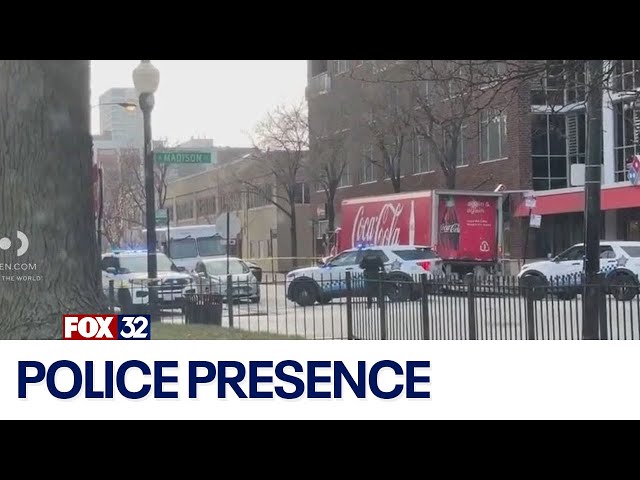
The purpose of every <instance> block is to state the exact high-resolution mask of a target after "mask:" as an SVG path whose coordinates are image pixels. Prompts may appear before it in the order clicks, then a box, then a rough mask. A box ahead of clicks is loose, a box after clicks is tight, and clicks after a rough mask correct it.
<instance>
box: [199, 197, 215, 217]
mask: <svg viewBox="0 0 640 480" xmlns="http://www.w3.org/2000/svg"><path fill="white" fill-rule="evenodd" d="M196 204H197V205H196V211H197V215H198V217H206V216H209V215H215V213H216V197H215V196H213V195H211V196H208V197H204V198H198V199H197V200H196Z"/></svg>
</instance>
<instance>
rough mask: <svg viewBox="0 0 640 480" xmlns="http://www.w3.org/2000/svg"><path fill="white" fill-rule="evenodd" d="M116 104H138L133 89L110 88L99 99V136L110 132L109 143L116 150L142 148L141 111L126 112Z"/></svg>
mask: <svg viewBox="0 0 640 480" xmlns="http://www.w3.org/2000/svg"><path fill="white" fill-rule="evenodd" d="M118 103H133V104H136V105H137V104H138V95H137V93H136V90H135V89H134V88H110V89H109V90H107V91H106V92H104V93H103V94H102V95H100V98H99V104H100V107H99V108H100V134H101V135H105V134H107V132H110V135H111V142H112V144H113V146H114V147H115V148H118V149H130V148H135V149H139V150H140V152H142V150H143V148H144V129H143V128H144V127H143V120H142V111H141V110H140V109H139V108H136V109H135V110H133V111H131V110H127V109H126V108H123V107H122V106H121V105H118Z"/></svg>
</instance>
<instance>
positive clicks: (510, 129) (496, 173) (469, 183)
mask: <svg viewBox="0 0 640 480" xmlns="http://www.w3.org/2000/svg"><path fill="white" fill-rule="evenodd" d="M341 84H344V81H343V82H342V83H341V82H340V81H334V82H332V91H331V92H329V93H328V94H325V95H321V96H318V97H316V98H310V99H309V117H310V118H309V121H310V124H311V125H312V128H313V125H318V124H319V123H322V121H323V120H325V121H326V119H327V117H326V116H325V115H326V112H327V110H328V109H329V110H330V109H331V108H339V106H338V103H339V101H344V98H345V94H344V91H340V90H339V89H340V88H342V87H341ZM339 99H340V100H339ZM497 101H502V102H504V101H506V100H505V99H498V100H497ZM529 101H530V100H529V94H528V89H526V88H521V89H520V90H519V91H518V92H517V94H515V95H513V96H512V97H510V98H509V100H508V104H507V106H506V113H507V154H508V158H506V159H503V160H498V161H490V162H484V163H483V162H480V151H479V150H480V148H479V146H480V140H479V137H478V134H477V129H478V128H479V127H478V124H477V122H474V123H473V124H471V125H469V127H468V128H473V129H474V132H473V133H472V135H470V137H471V138H469V139H467V140H466V142H465V149H464V150H465V153H464V156H465V160H466V163H467V164H468V165H466V166H463V167H459V168H458V169H457V176H456V188H457V189H462V190H494V189H495V187H496V186H497V185H498V184H504V185H505V186H506V188H507V189H508V190H521V189H529V188H530V187H531V129H530V113H529V112H530V104H529ZM360 148H361V146H360V145H358V142H357V139H355V144H354V145H352V146H351V156H350V168H351V177H352V181H353V183H354V184H355V185H353V186H352V187H346V188H341V189H339V190H338V193H337V196H336V201H335V204H336V214H337V220H338V222H337V224H338V225H339V219H340V202H341V200H342V199H343V198H353V197H359V196H370V195H381V194H388V193H392V192H393V187H392V185H391V182H390V181H389V180H380V181H377V182H375V183H369V184H364V185H361V184H359V182H360V178H359V177H360V175H359V172H360V170H361V169H362V158H361V156H359V155H358V151H359V149H360ZM311 150H312V152H313V145H311ZM312 155H313V153H312ZM445 187H446V182H445V177H444V175H443V174H442V172H441V171H440V170H439V169H437V170H436V171H435V172H431V173H424V174H418V175H406V176H405V177H403V178H402V191H416V190H426V189H433V188H445ZM311 201H312V203H314V204H322V203H324V202H326V198H325V195H324V193H322V192H314V193H312V198H311ZM509 227H510V231H509V233H508V235H507V236H508V237H509V244H510V252H509V253H510V254H511V256H512V257H515V258H519V257H521V256H522V247H523V244H524V231H525V230H524V225H523V224H522V222H521V221H519V220H512V221H511V222H510V225H509Z"/></svg>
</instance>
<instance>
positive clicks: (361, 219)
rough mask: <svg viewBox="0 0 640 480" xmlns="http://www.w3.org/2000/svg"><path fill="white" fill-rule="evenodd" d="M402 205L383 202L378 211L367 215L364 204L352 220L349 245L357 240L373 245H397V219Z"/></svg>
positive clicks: (398, 233)
mask: <svg viewBox="0 0 640 480" xmlns="http://www.w3.org/2000/svg"><path fill="white" fill-rule="evenodd" d="M402 210H403V206H402V204H400V203H398V204H396V205H394V204H391V203H385V204H384V206H383V207H382V208H381V209H380V211H379V212H377V213H375V214H374V215H370V216H367V215H366V214H365V209H364V205H363V206H361V207H360V208H359V209H358V213H356V218H355V219H354V221H353V225H354V228H353V231H352V233H351V245H352V246H355V245H356V244H357V243H358V242H366V243H373V244H375V245H397V244H398V243H399V240H400V227H399V226H398V220H399V218H400V215H401V214H402Z"/></svg>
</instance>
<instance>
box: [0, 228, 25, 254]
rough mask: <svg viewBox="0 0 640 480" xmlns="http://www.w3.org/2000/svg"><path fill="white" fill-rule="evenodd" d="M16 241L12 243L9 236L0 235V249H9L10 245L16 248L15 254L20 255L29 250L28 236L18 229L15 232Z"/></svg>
mask: <svg viewBox="0 0 640 480" xmlns="http://www.w3.org/2000/svg"><path fill="white" fill-rule="evenodd" d="M16 237H17V238H18V242H17V243H16V244H14V243H13V242H12V241H11V239H10V238H9V237H0V250H9V249H10V248H11V247H12V246H13V247H14V248H15V249H16V254H17V255H18V256H19V257H21V256H22V255H24V254H25V253H27V251H28V250H29V237H27V236H26V235H25V234H24V233H22V232H21V231H20V230H18V231H17V232H16Z"/></svg>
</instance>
